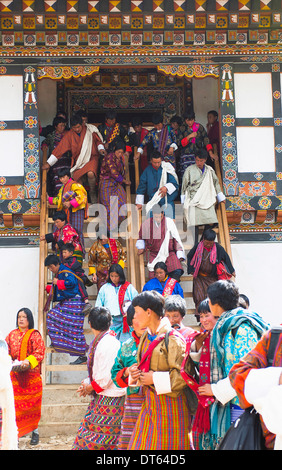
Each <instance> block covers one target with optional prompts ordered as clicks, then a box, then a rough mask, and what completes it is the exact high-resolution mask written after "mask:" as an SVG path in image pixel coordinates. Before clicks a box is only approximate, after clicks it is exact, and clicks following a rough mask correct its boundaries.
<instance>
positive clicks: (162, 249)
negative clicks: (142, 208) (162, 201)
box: [136, 206, 185, 281]
mask: <svg viewBox="0 0 282 470" xmlns="http://www.w3.org/2000/svg"><path fill="white" fill-rule="evenodd" d="M152 214H153V215H152V217H149V218H148V219H146V220H145V221H144V222H143V223H142V225H141V228H140V231H139V240H137V242H136V248H137V250H138V255H141V254H143V253H144V252H145V251H147V252H148V255H149V260H148V264H147V267H148V270H149V277H150V279H152V278H153V277H154V266H155V265H156V263H158V262H160V261H162V262H164V263H165V264H166V265H167V270H168V275H169V276H170V277H173V278H174V279H176V280H177V281H179V279H180V277H181V276H182V274H183V272H184V271H183V269H182V265H181V261H182V260H184V259H185V251H184V247H183V244H182V241H181V239H180V236H179V233H178V230H177V227H176V225H175V223H174V221H173V220H172V219H171V218H169V217H165V215H164V212H163V211H162V209H161V208H160V206H154V207H153V209H152Z"/></svg>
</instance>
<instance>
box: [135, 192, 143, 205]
mask: <svg viewBox="0 0 282 470" xmlns="http://www.w3.org/2000/svg"><path fill="white" fill-rule="evenodd" d="M144 199H145V196H144V194H136V198H135V204H144Z"/></svg>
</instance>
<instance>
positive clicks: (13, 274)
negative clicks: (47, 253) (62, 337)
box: [0, 246, 39, 336]
mask: <svg viewBox="0 0 282 470" xmlns="http://www.w3.org/2000/svg"><path fill="white" fill-rule="evenodd" d="M0 260H1V267H2V269H0V286H1V289H0V299H1V308H0V331H1V333H2V334H3V335H4V336H6V335H7V334H8V333H9V332H10V331H11V330H12V329H14V328H16V315H17V312H18V311H19V310H20V308H23V307H27V308H29V309H30V310H31V311H32V313H33V316H34V323H35V328H37V327H38V292H39V290H38V288H39V247H30V248H29V247H24V248H23V247H18V248H17V247H14V246H13V247H10V248H0Z"/></svg>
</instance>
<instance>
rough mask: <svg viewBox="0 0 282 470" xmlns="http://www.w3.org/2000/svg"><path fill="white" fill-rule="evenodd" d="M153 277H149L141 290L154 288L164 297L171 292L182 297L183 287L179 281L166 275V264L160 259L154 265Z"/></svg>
mask: <svg viewBox="0 0 282 470" xmlns="http://www.w3.org/2000/svg"><path fill="white" fill-rule="evenodd" d="M154 274H155V277H153V279H150V280H149V281H148V282H146V284H145V285H144V287H143V292H144V291H146V290H155V291H157V292H159V293H160V294H161V295H163V296H164V297H167V296H168V295H172V294H178V295H180V296H181V297H184V294H183V289H182V287H181V285H180V284H179V282H178V281H177V280H176V279H174V278H173V277H170V276H169V275H168V270H167V265H166V264H165V263H163V262H162V261H160V262H158V263H156V264H155V266H154Z"/></svg>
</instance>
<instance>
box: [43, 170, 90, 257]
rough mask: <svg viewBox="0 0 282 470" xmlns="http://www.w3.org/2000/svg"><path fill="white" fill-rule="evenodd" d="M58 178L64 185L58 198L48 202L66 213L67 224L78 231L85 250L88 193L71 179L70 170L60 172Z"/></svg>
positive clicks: (50, 198) (52, 198)
mask: <svg viewBox="0 0 282 470" xmlns="http://www.w3.org/2000/svg"><path fill="white" fill-rule="evenodd" d="M58 178H59V180H60V182H61V183H62V186H61V188H60V191H59V193H58V195H57V196H56V197H49V198H48V202H49V204H51V205H55V206H57V207H58V211H61V210H64V211H65V213H66V215H67V222H68V223H69V224H71V225H72V226H73V228H74V229H75V230H76V231H77V233H78V235H79V237H80V241H81V245H82V247H83V249H84V238H83V223H84V220H85V219H87V218H88V200H87V191H86V189H85V188H84V186H82V184H79V183H77V182H76V181H74V180H73V179H72V178H71V176H70V169H69V168H61V169H60V170H58Z"/></svg>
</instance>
